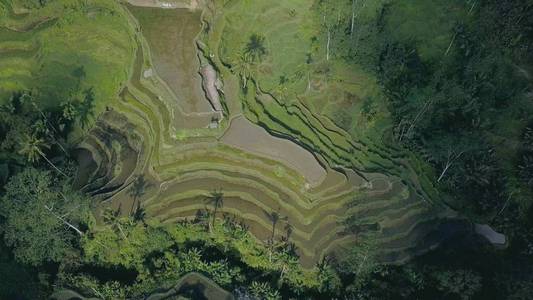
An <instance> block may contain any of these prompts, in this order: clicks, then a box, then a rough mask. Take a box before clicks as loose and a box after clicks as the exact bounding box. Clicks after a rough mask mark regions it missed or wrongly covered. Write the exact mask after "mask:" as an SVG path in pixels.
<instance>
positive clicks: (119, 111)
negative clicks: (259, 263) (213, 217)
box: [0, 0, 455, 268]
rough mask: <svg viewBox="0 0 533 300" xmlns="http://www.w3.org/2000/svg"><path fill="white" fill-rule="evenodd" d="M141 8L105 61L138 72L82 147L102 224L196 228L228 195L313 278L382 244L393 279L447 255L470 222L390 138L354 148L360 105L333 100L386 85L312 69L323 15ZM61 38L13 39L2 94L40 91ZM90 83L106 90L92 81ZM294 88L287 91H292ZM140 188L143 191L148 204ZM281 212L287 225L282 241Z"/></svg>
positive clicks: (237, 4) (122, 8) (4, 45)
mask: <svg viewBox="0 0 533 300" xmlns="http://www.w3.org/2000/svg"><path fill="white" fill-rule="evenodd" d="M130 3H131V4H139V5H141V6H133V5H131V4H127V5H126V4H120V5H118V4H117V7H115V9H116V10H117V13H120V14H121V16H124V17H125V19H127V20H128V22H127V23H124V24H121V25H122V26H124V30H119V31H117V33H116V40H115V39H111V38H110V39H109V42H110V43H111V44H112V45H113V46H112V47H111V46H107V47H106V46H102V47H101V49H100V51H101V53H103V54H105V53H107V50H109V49H110V48H112V49H115V50H116V53H113V55H112V58H116V56H121V55H122V56H124V57H121V58H120V60H121V61H122V62H123V64H124V65H126V66H130V67H129V68H126V69H124V68H122V69H121V71H120V76H119V75H117V74H116V73H114V75H115V76H116V78H114V79H113V80H111V81H110V82H111V83H107V84H105V85H103V86H104V88H102V89H101V90H100V91H99V92H98V94H97V96H98V97H105V96H106V95H108V100H109V99H113V101H106V102H105V105H100V110H99V111H98V112H99V115H98V118H97V120H96V121H95V123H94V126H92V127H91V129H90V130H89V131H88V135H87V137H86V138H85V139H83V141H81V142H80V143H79V144H78V146H77V147H78V151H77V154H78V160H79V161H80V164H82V165H83V166H85V167H86V168H84V171H83V172H80V173H79V174H78V179H77V183H78V184H79V185H80V186H81V187H82V189H83V191H85V192H87V193H89V194H90V195H92V196H93V197H94V198H95V199H97V200H99V203H100V205H99V207H98V209H97V210H98V211H101V210H103V209H104V208H106V207H109V206H111V207H114V208H119V207H120V208H121V211H122V212H123V213H124V214H127V213H129V212H130V211H131V210H133V208H134V207H135V205H136V202H137V201H139V203H140V204H141V205H142V206H143V208H144V209H145V211H146V213H147V217H148V218H152V219H158V220H160V221H161V222H163V223H167V224H172V223H175V222H177V221H180V220H184V219H192V218H195V216H196V214H197V212H198V211H199V210H204V209H207V210H211V211H212V210H213V209H212V207H211V205H209V204H208V203H207V202H206V196H207V195H208V194H209V193H210V192H212V191H213V190H217V189H220V190H222V191H223V193H224V204H223V206H222V207H221V208H220V209H218V216H219V217H224V216H226V215H230V216H234V217H236V218H238V219H239V220H241V221H243V222H244V223H245V224H246V225H247V227H248V228H249V230H250V232H251V233H252V234H253V235H254V236H255V237H256V238H257V239H258V241H261V242H267V240H269V239H270V238H271V236H272V232H273V231H274V232H273V236H274V239H275V240H280V239H281V238H282V237H287V236H288V237H289V239H290V241H291V242H293V243H294V245H295V246H296V249H297V250H296V251H297V253H298V254H299V256H300V261H301V263H302V264H303V265H304V266H305V267H307V268H312V267H313V266H315V265H316V263H317V262H318V261H319V260H320V259H321V258H322V257H324V255H326V254H332V253H339V254H340V252H341V251H338V250H339V249H343V248H345V247H347V248H351V247H352V248H353V247H357V245H358V243H360V242H361V241H362V240H364V239H365V238H367V237H369V236H372V238H373V239H375V240H376V242H377V244H378V246H377V247H376V249H375V252H376V253H375V254H376V256H377V257H379V259H380V260H381V261H384V262H389V263H400V262H403V261H405V260H407V259H409V258H410V257H412V256H413V255H416V254H419V253H422V252H424V251H427V250H428V249H430V248H432V247H434V246H435V245H437V244H438V243H439V242H440V241H441V240H440V238H438V235H437V237H436V235H435V234H434V233H435V232H436V231H435V230H437V232H438V229H440V228H441V227H442V226H443V225H444V224H446V223H447V221H448V220H450V219H453V218H455V213H454V212H453V211H451V210H449V209H448V208H446V207H445V206H443V205H441V204H440V202H439V199H438V195H437V193H436V192H435V189H433V186H432V184H431V183H430V180H429V179H428V178H426V177H425V176H424V175H421V174H425V173H424V172H421V171H420V170H421V167H420V166H421V164H419V163H418V162H417V161H416V160H413V159H412V155H410V154H409V153H408V152H405V151H403V150H402V149H398V148H397V147H395V146H394V145H393V144H389V143H387V142H386V140H385V139H379V138H376V137H382V136H386V132H385V131H384V130H385V129H383V128H379V130H377V129H376V132H374V133H373V134H372V135H369V136H365V135H355V134H354V132H348V131H347V130H345V129H343V128H341V127H339V126H338V124H336V123H335V121H336V120H334V119H333V118H332V117H331V114H330V113H329V111H330V109H329V108H331V107H336V106H337V105H338V104H339V103H341V102H345V100H346V99H344V98H343V99H338V98H336V97H334V96H332V95H345V94H346V92H348V91H346V90H347V89H349V92H350V93H352V94H353V95H357V93H360V94H361V97H362V95H363V94H364V93H367V92H368V91H369V90H372V87H368V89H356V88H354V85H366V84H369V85H370V84H371V82H372V81H371V80H370V79H368V78H366V79H365V78H361V79H360V81H358V82H353V83H345V84H335V82H334V80H335V79H331V78H330V77H328V76H325V77H324V76H322V75H321V74H320V73H317V72H318V71H317V70H318V69H320V68H319V65H320V64H322V63H324V62H323V61H319V59H318V57H320V55H321V54H320V53H322V52H321V51H322V50H320V49H319V50H317V51H318V52H316V53H315V54H313V55H315V56H316V58H315V61H316V62H315V63H307V62H306V57H307V54H308V53H309V52H310V51H311V52H312V49H313V48H314V47H315V48H316V47H317V46H316V45H312V44H311V42H310V41H311V37H312V36H313V30H311V29H312V28H316V26H317V24H312V23H310V22H312V21H311V20H312V19H313V18H311V16H310V14H311V12H310V10H311V4H312V1H310V0H298V1H290V2H289V1H266V0H261V1H259V0H258V1H253V3H252V2H251V1H230V2H229V3H228V4H227V5H222V2H214V3H212V2H207V1H206V2H195V3H197V4H198V6H195V7H194V9H192V7H190V2H187V3H188V4H187V3H185V2H183V1H173V2H172V3H174V4H176V5H175V6H172V7H170V8H168V7H167V8H159V7H157V6H160V5H161V3H159V2H154V3H155V4H153V3H152V4H150V5H148V4H146V3H145V2H143V3H138V1H130ZM184 3H185V4H184ZM182 4H183V5H182ZM187 5H189V6H187ZM146 6H150V7H146ZM183 6H185V7H188V8H179V7H183ZM296 8H298V13H297V14H295V13H293V11H295V10H296ZM92 16H93V14H91V12H90V11H89V12H87V14H86V15H84V18H87V22H90V20H91V17H92ZM10 22H13V23H16V22H15V19H13V20H12V21H10ZM46 24H47V23H43V24H41V25H39V26H33V27H31V26H30V27H28V26H22V25H20V26H22V27H20V28H25V29H26V30H27V31H26V32H18V31H14V30H13V29H12V28H11V27H6V26H3V27H1V28H0V36H1V37H2V39H1V41H2V42H1V43H0V53H7V55H4V56H1V57H0V65H4V66H5V68H3V69H1V71H0V77H1V76H6V77H9V78H11V80H12V81H11V82H8V81H5V82H7V83H4V81H3V82H2V85H1V86H0V87H1V88H0V91H2V92H4V91H5V92H8V91H11V90H13V89H17V88H21V87H25V85H27V84H29V83H27V82H26V81H24V78H26V77H27V76H26V75H27V74H31V73H32V72H36V71H35V70H32V69H31V68H30V67H28V68H27V69H26V68H25V67H24V66H25V65H26V63H25V61H26V60H40V59H42V56H41V55H40V54H39V53H40V51H43V50H42V49H46V47H45V46H46V45H44V46H43V45H42V44H41V43H40V39H39V38H38V35H39V32H40V30H43V32H45V29H44V28H46V27H43V26H50V28H55V27H54V26H56V25H54V24H51V25H46ZM10 26H12V25H10ZM10 28H11V29H10ZM310 28H311V29H310ZM255 33H258V34H261V35H262V36H264V38H265V43H266V48H267V49H268V51H267V54H266V57H265V58H264V60H263V61H262V62H261V63H258V64H256V65H253V66H251V69H250V74H251V75H249V76H250V78H248V80H247V84H246V85H244V84H243V76H242V74H241V73H239V71H238V70H237V68H236V66H235V65H236V60H237V59H238V58H239V56H240V54H241V52H242V51H243V48H245V47H246V44H247V41H248V39H249V38H250V36H251V35H253V34H255ZM125 41H127V43H126V42H125ZM123 42H124V43H123ZM126 45H130V46H129V47H127V46H126ZM131 45H133V46H131ZM48 47H50V46H48ZM120 51H122V52H120ZM46 53H47V55H49V57H52V58H53V57H55V56H54V55H53V54H51V53H50V52H46ZM125 53H127V55H126V54H125ZM47 57H48V56H47ZM104 58H105V55H102V57H98V59H102V60H103V61H105V60H104ZM76 59H77V60H76ZM76 59H74V60H73V61H74V62H72V63H69V64H66V63H62V64H60V65H61V66H64V67H65V68H66V67H71V68H74V67H77V66H78V64H77V63H76V62H80V63H81V62H86V61H85V60H84V59H87V61H90V59H89V58H85V57H83V56H80V57H78V58H76ZM117 59H118V58H117ZM13 64H15V65H20V67H17V68H14V67H10V66H12V65H13ZM27 65H28V66H30V65H33V64H31V63H28V64H27ZM83 65H85V64H83ZM88 65H89V66H91V65H90V64H88ZM206 66H210V67H212V68H213V69H214V70H215V71H216V73H217V82H219V83H220V84H218V85H217V86H216V89H217V92H218V93H219V96H220V98H221V99H222V102H223V107H224V112H223V115H224V116H225V117H224V118H219V117H220V114H219V113H218V112H215V111H214V110H213V108H212V106H211V105H210V104H209V101H208V100H207V98H206V91H205V90H204V89H203V88H202V84H203V80H205V79H202V77H201V76H200V75H199V71H200V68H202V67H206ZM74 69H75V68H74ZM106 70H107V69H104V70H100V71H101V72H106ZM1 72H4V73H5V74H4V73H1ZM8 73H9V74H8ZM86 73H87V75H86V76H87V77H91V78H93V77H94V76H96V75H95V74H98V73H95V71H94V70H92V69H91V68H90V67H86ZM69 74H72V73H69ZM112 75H113V74H112ZM306 75H307V76H306ZM246 76H248V75H246ZM281 76H286V77H287V78H288V83H286V85H285V86H283V85H282V84H280V83H279V82H280V77H281ZM343 76H344V75H343ZM70 77H73V76H70ZM13 78H14V79H13ZM17 78H19V79H20V80H19V79H17ZM28 78H29V77H28ZM324 78H326V79H327V80H332V82H329V83H328V82H327V81H321V80H323V79H324ZM328 78H329V79H328ZM15 79H16V80H15ZM56 79H57V80H59V79H60V78H56ZM71 79H72V78H71ZM54 80H55V79H54ZM324 80H325V79H324ZM354 80H358V79H357V78H355V79H354ZM319 81H320V82H319ZM313 82H315V83H313ZM309 83H311V89H310V88H309ZM326 84H327V85H328V88H324V89H322V88H319V86H321V85H326ZM313 86H314V87H313ZM111 91H112V92H113V93H111ZM109 95H111V96H109ZM346 98H350V97H346ZM350 99H351V98H350ZM321 101H322V102H323V103H322V102H321ZM339 105H340V104H339ZM350 105H351V104H350ZM328 107H329V108H328ZM140 179H142V180H140ZM139 182H141V183H142V189H141V191H135V189H138V188H139V186H138V183H139ZM273 212H277V213H279V215H280V216H282V218H281V221H280V223H279V224H277V226H275V230H274V228H273V227H274V226H273V223H272V219H271V214H272V213H273ZM347 218H355V219H356V220H357V224H358V226H357V228H355V229H354V228H345V226H344V221H345V220H346V219H347ZM287 228H290V230H289V231H287Z"/></svg>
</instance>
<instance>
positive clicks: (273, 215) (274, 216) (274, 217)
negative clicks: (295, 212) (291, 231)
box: [265, 208, 287, 261]
mask: <svg viewBox="0 0 533 300" xmlns="http://www.w3.org/2000/svg"><path fill="white" fill-rule="evenodd" d="M265 215H266V216H267V218H268V219H269V220H270V222H271V223H272V235H271V237H270V241H269V244H270V261H272V252H273V251H274V236H275V234H276V225H277V224H278V222H279V221H280V220H287V217H282V216H281V214H280V213H279V208H278V210H277V211H276V210H273V211H272V212H270V213H267V212H265Z"/></svg>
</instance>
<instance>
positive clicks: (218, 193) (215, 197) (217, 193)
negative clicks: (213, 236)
mask: <svg viewBox="0 0 533 300" xmlns="http://www.w3.org/2000/svg"><path fill="white" fill-rule="evenodd" d="M205 200H206V202H207V203H208V204H211V205H213V216H212V221H211V226H210V227H209V231H211V232H212V231H213V228H214V227H215V220H216V217H217V211H218V209H219V208H221V207H222V206H223V205H224V193H223V192H222V190H221V189H216V190H214V191H212V192H211V193H209V195H207V196H206V198H205Z"/></svg>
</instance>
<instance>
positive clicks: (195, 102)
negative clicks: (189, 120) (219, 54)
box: [129, 6, 212, 113]
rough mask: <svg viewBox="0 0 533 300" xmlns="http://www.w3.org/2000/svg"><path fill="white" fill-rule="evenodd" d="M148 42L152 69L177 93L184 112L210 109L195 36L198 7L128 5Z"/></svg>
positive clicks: (198, 24) (198, 26)
mask: <svg viewBox="0 0 533 300" xmlns="http://www.w3.org/2000/svg"><path fill="white" fill-rule="evenodd" d="M129 9H130V11H131V12H132V13H133V15H134V16H135V17H136V18H137V20H138V21H139V23H140V27H141V31H142V34H143V35H144V37H145V38H146V40H147V41H148V43H149V45H150V53H151V56H152V62H153V67H154V69H155V72H156V73H157V74H158V75H159V76H160V77H161V78H162V79H163V80H164V81H165V83H166V84H167V85H168V86H169V87H170V89H171V90H172V91H173V92H174V94H175V95H176V97H177V99H178V101H179V104H180V106H182V107H183V110H184V111H185V112H186V113H193V112H195V113H200V112H210V111H211V110H212V108H211V106H210V104H209V102H208V101H207V99H206V98H205V94H204V92H203V90H202V79H201V77H200V75H199V73H198V71H199V68H200V62H199V60H198V58H197V53H196V44H195V38H196V36H197V35H198V34H199V33H200V30H201V28H202V27H201V20H200V15H201V12H200V11H191V10H188V9H166V10H165V9H159V8H146V7H144V8H138V7H133V6H132V7H130V8H129Z"/></svg>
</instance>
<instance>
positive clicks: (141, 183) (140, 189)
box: [128, 175, 148, 215]
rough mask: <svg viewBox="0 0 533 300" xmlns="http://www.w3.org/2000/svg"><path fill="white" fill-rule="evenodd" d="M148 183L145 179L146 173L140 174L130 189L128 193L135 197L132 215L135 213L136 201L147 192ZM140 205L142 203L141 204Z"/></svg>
mask: <svg viewBox="0 0 533 300" xmlns="http://www.w3.org/2000/svg"><path fill="white" fill-rule="evenodd" d="M147 187H148V183H147V182H146V180H145V179H144V175H139V176H137V177H136V178H135V180H134V181H133V184H132V186H131V189H130V190H129V191H128V195H129V196H130V197H132V198H133V203H132V204H131V209H130V215H131V214H132V213H133V209H134V207H135V203H136V202H137V201H138V199H139V198H141V197H142V196H143V195H144V194H145V193H146V188H147ZM139 207H140V204H139Z"/></svg>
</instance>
